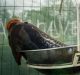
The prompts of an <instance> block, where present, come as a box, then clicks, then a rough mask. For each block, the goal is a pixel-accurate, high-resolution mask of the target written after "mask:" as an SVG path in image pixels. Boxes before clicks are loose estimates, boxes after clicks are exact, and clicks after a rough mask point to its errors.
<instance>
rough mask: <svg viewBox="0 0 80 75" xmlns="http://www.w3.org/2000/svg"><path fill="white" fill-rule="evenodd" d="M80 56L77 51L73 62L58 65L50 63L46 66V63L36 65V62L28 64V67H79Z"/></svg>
mask: <svg viewBox="0 0 80 75" xmlns="http://www.w3.org/2000/svg"><path fill="white" fill-rule="evenodd" d="M79 57H80V53H75V56H74V60H73V62H71V63H65V64H59V65H56V64H53V65H50V66H48V65H47V66H45V65H41V64H40V65H39V64H38V65H37V64H36V65H34V64H27V67H30V68H36V69H62V68H71V67H78V66H80V63H78V62H79V61H78V60H79Z"/></svg>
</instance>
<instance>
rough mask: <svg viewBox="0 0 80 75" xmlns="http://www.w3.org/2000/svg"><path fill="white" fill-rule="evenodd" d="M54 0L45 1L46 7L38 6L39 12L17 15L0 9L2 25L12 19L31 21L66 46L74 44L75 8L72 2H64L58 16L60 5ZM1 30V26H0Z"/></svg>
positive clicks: (30, 11) (65, 0) (25, 11)
mask: <svg viewBox="0 0 80 75" xmlns="http://www.w3.org/2000/svg"><path fill="white" fill-rule="evenodd" d="M56 2H57V1H55V0H45V3H46V6H40V10H35V9H32V10H23V11H22V12H20V13H19V15H17V13H15V14H14V11H13V10H10V11H13V12H12V15H11V13H10V12H8V11H9V10H8V8H7V9H6V7H0V18H1V19H2V22H3V24H4V25H5V24H6V22H7V21H8V20H9V19H10V18H12V17H19V18H23V20H24V21H31V23H33V24H34V25H37V27H39V28H40V29H41V30H42V31H44V32H46V33H47V34H49V35H51V36H52V37H54V38H57V39H58V40H60V41H62V42H65V43H67V44H76V35H74V34H73V33H72V30H73V27H74V26H75V27H76V8H75V6H74V4H73V2H72V0H69V1H68V0H64V1H63V2H64V3H63V5H62V10H61V14H59V9H60V4H58V3H56ZM0 29H1V26H0Z"/></svg>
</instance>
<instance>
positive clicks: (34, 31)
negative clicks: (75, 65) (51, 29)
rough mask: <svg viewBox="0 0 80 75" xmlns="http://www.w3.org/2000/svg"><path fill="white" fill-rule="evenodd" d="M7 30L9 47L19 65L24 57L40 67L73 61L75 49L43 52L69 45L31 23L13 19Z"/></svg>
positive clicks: (8, 23) (28, 61) (9, 22)
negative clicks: (41, 65)
mask: <svg viewBox="0 0 80 75" xmlns="http://www.w3.org/2000/svg"><path fill="white" fill-rule="evenodd" d="M6 29H7V31H8V41H9V46H10V48H11V50H12V54H13V56H14V59H15V61H16V63H17V64H18V65H21V57H22V56H23V57H24V58H25V60H26V61H27V63H29V64H38V65H40V64H43V65H45V64H46V65H50V64H57V63H65V62H66V63H68V62H71V61H72V56H73V53H74V52H75V49H74V50H73V49H72V48H68V49H67V50H64V49H60V50H43V51H42V49H48V48H57V47H65V46H67V45H66V44H64V43H62V42H60V41H58V40H56V39H55V38H54V37H50V36H49V35H48V34H47V33H45V32H43V31H41V30H40V29H39V28H37V27H36V26H35V25H33V24H31V23H28V22H23V21H22V20H20V19H18V18H13V19H10V20H9V21H8V22H7V24H6ZM29 50H30V51H29ZM33 50H35V51H33ZM38 50H39V51H38ZM39 71H43V70H39Z"/></svg>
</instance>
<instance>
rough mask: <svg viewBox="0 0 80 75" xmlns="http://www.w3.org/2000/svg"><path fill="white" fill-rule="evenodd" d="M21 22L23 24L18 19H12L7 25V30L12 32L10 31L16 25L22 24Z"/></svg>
mask: <svg viewBox="0 0 80 75" xmlns="http://www.w3.org/2000/svg"><path fill="white" fill-rule="evenodd" d="M20 22H21V20H20V19H17V18H14V19H11V20H9V21H8V22H7V24H6V29H7V30H8V31H10V29H11V28H12V27H13V26H14V25H16V24H17V23H20Z"/></svg>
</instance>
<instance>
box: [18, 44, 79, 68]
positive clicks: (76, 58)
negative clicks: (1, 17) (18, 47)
mask: <svg viewBox="0 0 80 75" xmlns="http://www.w3.org/2000/svg"><path fill="white" fill-rule="evenodd" d="M70 49H72V51H71V52H72V53H73V56H72V59H71V61H70V62H65V63H63V62H62V63H58V64H56V63H53V64H29V63H28V64H27V67H30V68H36V69H61V68H70V67H78V66H80V63H79V62H80V60H79V57H80V53H79V52H77V45H72V46H66V47H57V48H49V49H38V50H25V51H19V52H30V53H31V52H33V53H36V52H42V51H43V53H44V51H51V50H52V51H55V50H57V51H59V52H62V51H70ZM74 50H75V51H74ZM69 53H70V52H69ZM63 55H64V54H63ZM67 55H69V54H67ZM53 56H54V54H53ZM33 57H34V56H33ZM37 58H38V57H37ZM56 59H58V58H56ZM65 59H66V58H65ZM65 59H64V60H65ZM53 60H54V57H53ZM67 60H68V59H67ZM55 62H56V61H55Z"/></svg>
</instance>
